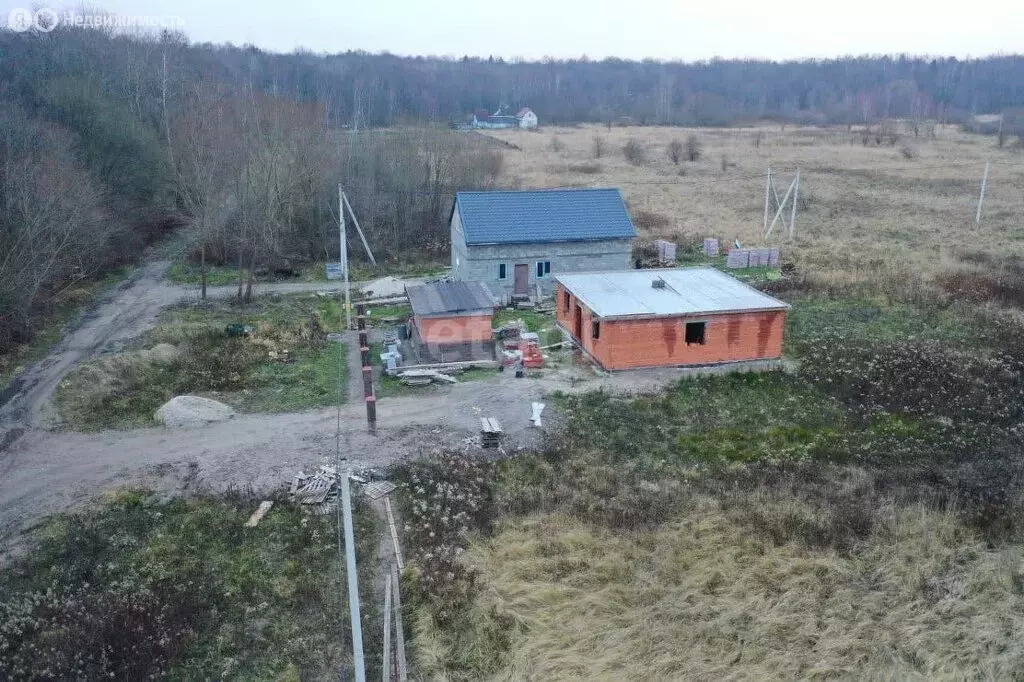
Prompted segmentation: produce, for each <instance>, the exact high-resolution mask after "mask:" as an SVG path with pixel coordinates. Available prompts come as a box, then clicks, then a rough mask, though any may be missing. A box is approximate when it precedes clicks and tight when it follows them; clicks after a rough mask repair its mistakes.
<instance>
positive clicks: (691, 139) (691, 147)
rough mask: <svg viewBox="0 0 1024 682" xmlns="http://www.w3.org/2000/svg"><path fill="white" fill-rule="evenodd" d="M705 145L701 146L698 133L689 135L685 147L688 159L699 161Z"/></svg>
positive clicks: (685, 154)
mask: <svg viewBox="0 0 1024 682" xmlns="http://www.w3.org/2000/svg"><path fill="white" fill-rule="evenodd" d="M703 151H704V150H703V147H702V146H701V143H700V140H698V139H697V136H696V135H692V134H691V135H689V136H687V138H686V147H685V149H684V156H685V158H686V160H687V161H697V160H699V159H700V157H701V154H703Z"/></svg>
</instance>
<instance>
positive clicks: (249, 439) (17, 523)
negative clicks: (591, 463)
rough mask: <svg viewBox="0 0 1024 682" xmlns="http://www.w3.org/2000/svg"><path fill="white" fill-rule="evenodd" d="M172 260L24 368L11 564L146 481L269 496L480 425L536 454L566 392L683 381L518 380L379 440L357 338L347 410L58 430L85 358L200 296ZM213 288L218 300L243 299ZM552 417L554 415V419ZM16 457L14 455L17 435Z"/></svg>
mask: <svg viewBox="0 0 1024 682" xmlns="http://www.w3.org/2000/svg"><path fill="white" fill-rule="evenodd" d="M168 266H169V262H167V261H159V262H153V263H150V264H148V265H147V266H145V267H143V268H141V269H140V270H139V271H138V272H137V273H136V274H135V275H134V276H133V277H132V278H131V279H129V280H128V281H126V282H124V283H122V284H121V285H119V286H118V287H116V288H115V289H114V290H112V291H111V292H109V293H108V294H107V295H106V296H104V297H103V299H102V300H101V301H100V303H99V304H98V305H97V306H96V307H95V308H94V309H93V310H92V311H90V312H89V313H88V314H86V315H85V316H84V317H83V318H82V320H81V322H80V324H79V325H78V326H77V327H76V328H75V329H73V330H72V331H71V332H70V333H69V334H68V336H67V337H66V338H65V339H64V341H63V342H62V343H61V344H59V345H58V346H57V347H56V348H54V350H53V351H52V352H51V353H50V355H49V356H48V357H47V358H45V359H44V360H43V361H41V362H40V363H38V364H37V365H35V366H34V367H32V368H30V369H29V370H28V371H26V372H25V373H23V375H22V376H21V378H20V382H21V385H20V389H19V390H18V392H17V394H16V395H15V396H14V398H13V399H11V400H10V401H9V402H8V403H7V404H6V405H4V406H3V407H0V557H2V555H3V553H4V550H3V548H5V547H7V548H10V547H13V546H14V545H13V543H14V541H16V539H17V536H18V532H19V530H20V529H23V528H25V527H26V526H27V525H30V524H31V523H32V522H34V521H35V520H37V519H39V518H40V517H42V516H45V515H47V514H51V513H54V512H59V511H62V510H64V509H67V508H69V507H71V506H77V505H80V504H82V503H84V502H87V501H89V500H91V499H94V498H95V497H96V495H97V494H99V493H101V492H103V491H104V490H106V489H109V488H112V487H116V486H120V485H125V484H139V485H144V486H147V487H149V488H152V489H154V490H157V491H163V492H168V493H172V492H176V491H181V490H184V489H188V488H190V487H194V486H196V485H200V484H201V485H204V486H207V487H211V488H213V489H225V488H228V487H231V486H236V487H247V486H251V487H252V488H254V489H256V490H260V491H263V490H268V489H272V488H274V487H276V486H278V485H281V484H282V483H283V482H284V480H285V479H286V478H289V477H290V476H291V475H293V474H294V473H295V472H296V471H298V470H300V469H309V468H311V467H314V466H316V465H318V464H320V463H323V462H324V460H327V461H333V460H334V458H335V453H336V442H337V440H336V434H339V433H340V444H341V449H342V453H343V455H344V456H347V457H348V458H349V459H350V460H351V461H352V462H353V463H354V465H355V466H356V467H378V466H384V465H386V464H388V463H389V462H392V461H395V460H396V459H400V458H403V457H407V456H409V455H412V454H415V453H417V452H419V451H421V450H423V449H429V448H432V447H437V446H455V447H460V446H462V445H463V442H464V441H465V439H466V438H468V437H471V436H473V435H475V434H476V433H478V431H479V427H480V421H479V420H480V417H496V418H498V419H499V420H500V421H501V423H502V426H503V428H504V430H505V433H506V444H505V446H504V447H505V449H506V450H516V449H519V448H524V447H531V446H535V445H537V444H538V443H539V441H540V438H541V435H542V432H541V431H540V430H538V429H536V428H534V427H533V426H532V425H531V424H530V422H529V417H530V404H531V402H533V401H537V400H540V399H541V398H542V396H543V395H544V394H546V393H549V392H551V391H554V390H561V391H565V392H577V391H583V390H607V391H613V392H646V391H650V390H657V389H659V388H661V387H662V386H664V384H665V383H666V382H668V381H673V380H675V378H676V376H677V375H675V374H674V373H672V372H670V371H669V372H665V371H662V372H657V373H649V374H644V373H631V374H629V375H617V376H615V377H609V376H597V375H595V374H594V373H593V372H591V371H588V370H583V369H577V368H569V369H567V370H564V371H563V370H559V371H558V372H555V373H553V374H552V375H550V376H548V377H545V378H543V379H539V380H538V379H515V378H514V375H513V374H512V373H504V374H499V375H497V376H495V377H493V378H490V379H486V380H483V381H474V382H467V383H463V384H457V385H453V386H432V387H429V388H425V389H422V392H421V393H417V394H416V395H410V396H408V397H401V398H389V399H384V400H381V401H380V402H379V403H378V407H377V414H378V422H377V424H378V428H377V430H376V433H374V434H370V433H369V432H368V430H367V427H366V421H365V406H364V404H363V402H362V400H361V397H362V381H361V374H360V372H359V351H358V348H357V345H358V344H357V343H356V342H355V334H354V333H350V334H349V335H347V336H348V337H349V338H347V339H346V340H347V341H348V342H349V365H350V366H349V372H350V385H349V402H348V403H347V404H346V405H345V406H343V407H342V409H341V411H340V414H339V412H338V410H337V409H328V410H317V411H309V412H302V413H297V414H255V415H244V416H240V417H238V418H236V419H233V420H230V421H227V422H223V423H219V424H212V425H207V426H203V427H196V428H191V429H175V430H172V429H166V428H149V429H139V430H135V431H107V432H102V433H97V434H82V433H65V432H55V431H50V430H48V429H47V428H46V426H47V423H48V418H47V414H48V411H49V410H50V409H51V408H50V397H51V395H52V393H53V390H54V389H55V387H56V386H57V385H58V384H59V382H60V381H61V379H62V378H63V377H64V376H65V375H66V374H67V372H68V371H69V370H70V369H71V368H72V367H73V366H74V365H75V364H76V363H78V362H80V361H82V360H85V359H88V358H89V357H92V356H95V355H98V354H100V353H104V352H112V351H117V350H118V349H119V348H121V347H123V346H124V345H125V344H126V343H127V342H128V341H130V340H131V339H133V338H135V337H137V336H139V335H140V334H142V333H144V332H145V331H147V330H148V329H150V328H151V327H152V326H153V325H154V324H155V322H156V318H157V316H158V315H159V313H160V311H161V310H162V309H163V308H165V307H167V306H169V305H173V304H175V303H178V302H180V301H182V300H187V299H189V298H192V297H194V298H196V299H198V295H199V293H198V287H196V286H180V285H172V284H167V283H165V282H163V281H162V277H163V274H164V272H165V271H166V269H167V267H168ZM325 288H327V287H325V286H324V285H323V284H322V283H280V284H263V285H260V286H259V293H266V292H268V291H271V292H278V293H295V292H301V291H320V290H324V289H325ZM234 291H235V289H234V288H233V287H216V288H211V289H210V290H209V293H210V295H211V296H227V295H233V294H234ZM549 415H550V411H549ZM5 430H6V433H7V437H6V449H5V448H4V447H3V446H4V445H5V442H4V433H5Z"/></svg>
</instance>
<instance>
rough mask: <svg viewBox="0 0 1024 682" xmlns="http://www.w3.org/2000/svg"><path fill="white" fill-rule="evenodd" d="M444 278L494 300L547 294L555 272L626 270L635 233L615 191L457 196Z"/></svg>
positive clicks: (533, 192)
mask: <svg viewBox="0 0 1024 682" xmlns="http://www.w3.org/2000/svg"><path fill="white" fill-rule="evenodd" d="M450 228H451V244H452V246H451V251H452V253H451V259H452V260H451V262H452V277H453V278H454V279H456V280H461V281H473V282H483V283H484V284H486V285H487V287H488V289H490V291H491V292H492V293H493V294H494V295H495V296H497V297H498V298H499V299H501V300H502V301H503V302H504V301H505V300H510V299H512V298H529V297H532V296H534V295H535V293H536V291H537V288H538V286H539V287H540V289H541V291H542V293H544V294H545V295H550V294H551V292H552V291H553V289H554V279H553V278H554V277H555V276H556V275H561V274H569V273H577V272H591V271H605V270H626V269H629V268H630V267H631V260H632V259H631V254H632V248H633V239H634V238H635V237H636V228H635V227H634V226H633V221H632V219H631V218H630V216H629V211H628V210H627V209H626V204H625V202H624V201H623V199H622V195H621V194H620V193H619V190H617V189H550V190H526V191H490V192H458V193H457V194H456V196H455V201H454V203H453V205H452V210H451V215H450Z"/></svg>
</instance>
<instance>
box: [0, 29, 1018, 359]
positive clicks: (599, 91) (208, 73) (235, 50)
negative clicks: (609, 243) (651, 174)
mask: <svg viewBox="0 0 1024 682" xmlns="http://www.w3.org/2000/svg"><path fill="white" fill-rule="evenodd" d="M0 54H2V58H0V59H2V68H0V352H4V351H5V350H8V349H10V348H12V347H14V346H16V345H18V344H23V343H26V342H27V341H29V340H31V338H32V336H33V334H34V332H35V331H36V327H37V323H38V320H39V318H40V314H41V313H45V312H46V311H47V309H48V307H50V306H52V304H53V301H54V300H55V299H56V297H57V296H58V295H59V294H60V292H61V291H62V290H64V289H65V288H67V287H69V286H74V285H75V284H76V283H78V282H81V281H83V280H87V279H90V278H96V277H98V276H99V275H101V274H102V273H104V272H106V271H108V270H109V269H111V268H114V267H117V266H119V265H122V264H124V263H128V262H131V261H132V260H134V259H136V258H137V257H138V256H139V255H140V253H141V252H142V250H143V249H144V248H145V247H146V246H147V245H149V244H152V243H153V242H154V241H156V240H158V239H160V238H161V237H162V236H164V235H165V234H167V233H169V232H170V231H172V230H174V229H175V228H177V227H179V226H183V225H188V226H190V227H191V228H193V230H194V231H195V234H196V235H197V239H196V240H195V244H196V248H195V251H194V253H193V256H194V258H195V259H196V260H197V261H200V262H205V263H208V264H223V263H231V264H235V265H239V266H240V269H241V270H242V271H243V272H245V273H246V275H245V276H244V277H243V278H240V280H239V294H240V295H241V296H243V297H246V296H247V295H248V287H247V286H245V285H246V283H248V285H250V286H251V283H252V279H253V275H254V273H255V272H256V271H257V270H258V269H260V268H265V267H277V266H279V265H281V264H284V265H285V266H286V267H287V266H288V265H289V264H294V263H297V262H303V261H310V260H324V259H328V258H332V257H333V255H332V249H333V253H336V250H337V245H336V238H335V236H334V235H335V234H336V233H335V229H336V227H335V226H336V224H337V208H336V204H337V183H338V182H339V181H344V183H345V186H346V191H347V193H348V195H349V198H350V200H351V201H352V204H353V207H354V209H355V211H356V213H357V214H358V215H359V217H360V222H361V223H362V225H363V227H364V229H366V231H367V233H368V235H369V237H370V240H371V242H373V246H374V248H375V250H377V251H379V255H383V256H384V257H385V258H387V257H397V256H400V255H402V254H408V253H410V252H416V253H428V254H432V255H441V254H443V252H444V251H445V248H446V232H445V225H444V223H445V220H444V219H445V217H446V216H445V213H446V211H447V210H448V208H449V206H450V202H451V199H452V195H453V193H454V192H455V191H456V190H457V189H473V188H485V187H489V186H493V185H494V184H495V183H496V182H497V177H498V176H499V175H500V173H501V169H502V157H501V154H500V153H498V152H496V151H494V150H493V149H492V148H491V147H490V146H489V145H488V144H487V143H486V141H483V140H482V138H479V137H478V136H472V135H460V134H457V133H451V132H449V131H447V130H446V129H445V125H444V124H446V123H448V122H451V121H457V120H462V119H464V118H465V116H466V114H467V112H469V111H472V110H473V109H476V108H488V109H495V108H497V107H498V106H499V105H506V106H510V107H516V106H520V105H529V106H531V107H533V108H534V109H535V110H536V111H537V112H538V114H539V115H540V117H541V120H542V123H557V122H562V123H567V122H582V121H591V122H595V121H600V122H604V123H608V124H611V123H613V122H623V120H624V119H625V120H626V121H629V122H634V123H638V124H654V123H659V124H679V125H709V126H710V125H734V124H741V123H745V122H752V121H757V120H763V119H778V120H783V121H796V122H803V123H847V124H853V123H861V122H873V121H876V120H879V119H883V118H910V119H914V120H926V119H927V120H941V121H967V120H968V119H969V117H970V115H972V114H980V113H993V112H995V113H1000V112H1004V111H1010V112H1011V113H1012V108H1013V107H1016V106H1017V105H1019V104H1020V103H1021V102H1024V68H1022V66H1024V65H1022V62H1021V60H1020V58H1018V57H1013V56H1007V57H992V58H986V59H979V60H968V61H964V60H957V59H952V58H950V59H918V58H904V57H897V58H891V57H859V58H845V59H835V60H824V61H803V62H785V63H773V62H760V61H749V60H748V61H739V60H731V61H730V60H713V61H710V62H699V63H693V64H683V63H662V62H656V61H643V62H634V61H626V60H618V59H606V60H602V61H590V60H587V59H578V60H550V61H541V62H506V61H503V60H501V59H490V58H489V59H479V58H469V57H465V58H462V59H442V58H433V57H397V56H394V55H389V54H378V55H371V54H366V53H361V52H347V53H343V54H337V55H317V54H313V53H309V52H301V51H299V52H296V53H293V54H275V53H269V52H264V51H261V50H259V49H257V48H254V47H248V46H247V47H233V46H216V45H208V44H190V43H189V42H188V40H187V39H186V38H185V37H184V36H183V35H181V34H175V33H164V34H161V35H125V34H118V33H113V32H110V31H103V30H96V29H82V28H66V27H59V28H58V29H56V30H55V31H53V32H51V33H36V32H29V33H22V34H17V33H13V32H10V31H0ZM1008 120H1010V121H1014V120H1017V119H1016V118H1013V117H1010V118H1009V119H1008ZM1021 120H1024V117H1021ZM424 123H426V124H430V123H433V124H437V125H434V126H423V125H419V126H416V127H412V126H410V127H406V128H401V129H398V130H394V129H393V130H388V131H386V132H385V131H383V130H382V129H383V128H386V127H392V126H400V125H402V124H424ZM354 252H355V250H354Z"/></svg>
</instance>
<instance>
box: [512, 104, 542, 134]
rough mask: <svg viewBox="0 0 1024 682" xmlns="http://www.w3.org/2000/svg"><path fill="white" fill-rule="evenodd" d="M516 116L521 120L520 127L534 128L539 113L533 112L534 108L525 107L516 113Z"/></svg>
mask: <svg viewBox="0 0 1024 682" xmlns="http://www.w3.org/2000/svg"><path fill="white" fill-rule="evenodd" d="M516 118H517V119H518V120H519V127H520V128H526V129H527V130H533V129H534V128H536V127H537V114H535V113H533V109H531V108H530V107H523V108H522V109H520V110H519V112H518V113H517V114H516Z"/></svg>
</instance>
